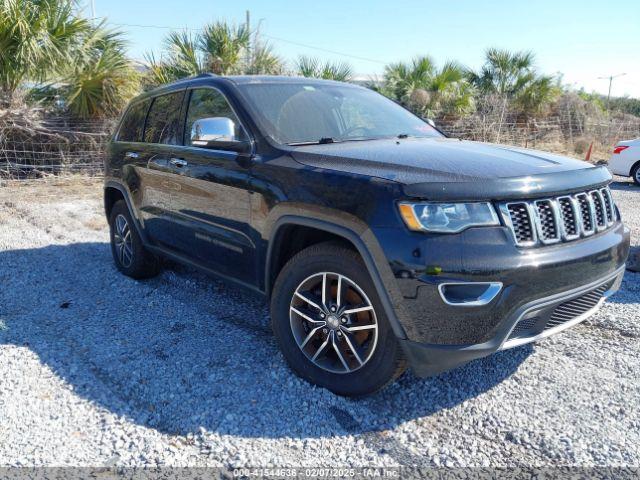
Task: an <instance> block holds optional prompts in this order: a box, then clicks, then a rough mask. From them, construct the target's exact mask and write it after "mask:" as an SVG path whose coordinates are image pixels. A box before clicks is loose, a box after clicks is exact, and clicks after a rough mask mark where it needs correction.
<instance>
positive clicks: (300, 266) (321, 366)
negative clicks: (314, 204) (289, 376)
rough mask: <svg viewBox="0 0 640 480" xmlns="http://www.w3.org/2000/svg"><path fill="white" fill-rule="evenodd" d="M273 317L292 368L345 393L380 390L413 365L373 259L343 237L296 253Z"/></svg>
mask: <svg viewBox="0 0 640 480" xmlns="http://www.w3.org/2000/svg"><path fill="white" fill-rule="evenodd" d="M323 287H324V288H323ZM323 290H324V292H325V295H324V298H323V295H322V291H323ZM338 291H340V292H341V293H340V297H338ZM323 300H324V301H323ZM334 310H335V311H334ZM352 310H358V311H357V312H351V311H352ZM271 324H272V328H273V331H274V334H275V337H276V340H277V342H278V345H279V346H280V349H281V350H282V353H283V354H284V357H285V359H286V360H287V363H288V364H289V366H290V367H291V369H292V370H293V371H294V372H295V373H296V374H298V375H299V376H300V377H302V378H304V379H305V380H307V381H309V382H310V383H313V384H315V385H318V386H321V387H324V388H327V389H329V390H331V391H332V392H334V393H336V394H338V395H345V396H362V395H367V394H370V393H373V392H376V391H378V390H380V389H382V388H384V387H385V386H386V385H387V384H389V383H390V382H392V381H393V380H395V379H396V378H397V377H398V376H400V375H401V374H402V373H403V372H404V371H405V369H406V361H405V359H404V356H403V354H402V349H401V347H400V345H399V343H398V341H397V339H396V337H395V335H394V333H393V331H392V329H391V326H390V324H389V321H388V319H387V317H386V315H385V312H384V309H383V308H382V305H381V302H380V299H379V298H378V294H377V291H376V288H375V286H374V284H373V282H372V280H371V278H370V276H369V274H368V273H367V268H366V266H365V265H364V263H363V262H362V260H361V258H360V256H359V255H358V254H357V253H356V252H355V251H353V250H351V249H349V248H347V247H345V246H343V245H341V244H339V243H334V242H326V243H321V244H318V245H313V246H311V247H309V248H307V249H305V250H303V251H301V252H299V253H298V254H296V255H295V256H294V257H293V258H291V260H289V262H288V263H287V264H286V265H285V266H284V268H283V269H282V271H281V272H280V274H279V275H278V278H277V280H276V282H275V285H274V288H273V292H272V299H271ZM374 325H375V327H374Z"/></svg>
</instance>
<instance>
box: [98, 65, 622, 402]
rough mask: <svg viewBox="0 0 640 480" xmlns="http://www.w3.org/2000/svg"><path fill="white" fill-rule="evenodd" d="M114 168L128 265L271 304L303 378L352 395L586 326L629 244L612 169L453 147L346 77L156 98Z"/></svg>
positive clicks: (136, 119) (131, 271)
mask: <svg viewBox="0 0 640 480" xmlns="http://www.w3.org/2000/svg"><path fill="white" fill-rule="evenodd" d="M105 173H106V182H105V194H104V200H105V209H106V214H107V217H108V219H109V224H110V227H111V244H112V251H113V257H114V260H115V263H116V265H117V267H118V269H119V270H121V271H122V272H123V273H124V274H126V275H129V276H132V277H134V278H144V277H149V276H151V275H154V274H156V273H157V272H158V268H159V257H168V258H170V259H173V260H177V261H179V262H183V263H186V264H188V265H192V266H195V267H197V268H200V269H202V270H204V271H206V272H210V273H213V274H215V275H218V276H220V277H222V278H224V279H228V280H230V281H233V282H235V283H237V284H240V285H243V286H245V287H247V288H249V289H251V290H254V291H256V292H259V293H260V294H261V295H264V296H265V297H268V298H270V302H271V319H272V325H273V331H274V333H275V337H276V339H277V341H278V344H279V345H280V348H281V349H282V352H283V354H284V356H285V358H286V360H287V361H288V363H289V365H290V366H291V368H292V369H293V370H295V372H296V373H298V374H299V375H300V376H302V377H303V378H305V379H307V380H309V381H310V382H313V383H315V384H317V385H321V386H323V387H326V388H328V389H330V390H332V391H334V392H336V393H339V394H343V395H362V394H366V393H370V392H373V391H375V390H378V389H380V388H382V387H383V386H384V385H386V384H387V383H389V382H390V381H392V380H393V379H394V378H396V377H397V376H398V375H400V374H401V373H402V372H403V370H404V369H405V368H406V365H407V364H408V365H410V366H411V367H412V368H413V370H414V372H415V373H416V374H417V375H420V376H426V375H434V374H437V373H439V372H442V371H445V370H447V369H451V368H454V367H456V366H458V365H461V364H463V363H465V362H468V361H470V360H472V359H475V358H479V357H483V356H486V355H489V354H491V353H493V352H496V351H498V350H502V349H506V348H511V347H515V346H517V345H521V344H524V343H528V342H532V341H535V340H538V339H540V338H543V337H546V336H548V335H551V334H553V333H556V332H558V331H560V330H563V329H565V328H567V327H569V326H571V325H574V324H576V323H578V322H580V321H582V320H584V319H585V318H587V317H588V316H589V315H591V314H592V313H594V312H595V311H596V310H597V309H598V307H599V306H600V305H601V304H602V302H603V301H604V299H605V298H606V297H607V296H608V295H610V294H611V293H613V292H614V291H616V290H617V289H618V287H619V285H620V282H621V280H622V276H623V272H624V263H625V260H626V257H627V254H628V251H629V230H628V229H627V228H626V227H624V225H623V224H622V222H621V220H620V213H619V211H618V209H617V208H616V206H615V205H614V202H613V199H612V197H611V193H610V191H609V188H608V186H607V185H608V184H609V182H610V181H611V175H610V174H609V172H608V171H607V169H606V168H604V167H598V166H593V165H591V164H588V163H584V162H581V161H578V160H573V159H569V158H563V157H559V156H555V155H551V154H547V153H542V152H538V151H532V150H525V149H520V148H514V147H506V146H501V145H489V144H483V143H475V142H469V141H461V140H458V139H454V138H447V137H446V136H445V135H443V134H442V133H441V132H439V131H438V130H437V129H436V128H435V127H433V126H432V124H431V123H430V122H425V121H423V120H422V119H420V118H418V117H416V116H414V115H413V114H411V113H410V112H408V111H406V110H405V109H403V108H402V107H400V106H398V105H397V104H395V103H394V102H392V101H390V100H388V99H386V98H384V97H383V96H381V95H379V94H377V93H375V92H373V91H371V90H368V89H366V88H362V87H358V86H355V85H350V84H344V83H338V82H330V81H321V80H311V79H303V78H289V77H260V76H246V77H217V76H214V75H201V76H199V77H196V78H191V79H187V80H183V81H179V82H176V83H173V84H171V85H168V86H166V87H162V88H159V89H157V90H154V91H152V92H149V93H145V94H144V95H141V96H140V97H138V98H136V99H135V100H133V101H132V102H131V104H130V105H129V107H128V109H127V111H126V113H125V114H124V116H123V119H122V121H121V123H120V125H119V127H118V129H117V132H116V134H115V136H114V138H113V141H112V142H111V144H110V148H109V158H108V161H107V163H106V166H105Z"/></svg>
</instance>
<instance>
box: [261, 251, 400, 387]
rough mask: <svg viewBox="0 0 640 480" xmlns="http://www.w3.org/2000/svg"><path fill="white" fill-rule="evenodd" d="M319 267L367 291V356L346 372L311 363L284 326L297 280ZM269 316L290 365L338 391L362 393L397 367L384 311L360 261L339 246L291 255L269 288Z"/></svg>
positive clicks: (396, 350)
mask: <svg viewBox="0 0 640 480" xmlns="http://www.w3.org/2000/svg"><path fill="white" fill-rule="evenodd" d="M319 272H333V273H339V274H341V275H344V276H346V277H348V278H349V279H350V280H352V281H354V282H355V283H356V284H357V285H358V286H359V287H360V288H361V289H362V290H363V291H364V292H365V293H366V295H367V296H368V297H369V300H370V301H371V303H372V304H373V307H374V309H375V313H376V318H377V321H378V340H377V345H376V349H375V351H374V353H373V356H372V357H371V358H370V359H369V361H368V362H367V363H366V364H365V365H364V366H363V367H361V368H360V369H358V370H355V371H353V372H351V373H344V374H339V373H331V372H328V371H326V370H323V369H322V368H320V367H318V366H316V365H315V364H313V363H312V362H311V361H310V360H309V359H308V358H307V357H306V356H305V355H304V353H303V352H302V351H301V350H300V348H299V347H298V345H297V343H296V341H295V339H294V337H293V333H292V331H291V326H290V317H289V308H290V302H291V298H292V296H293V294H294V292H295V290H296V288H297V287H298V285H299V284H300V283H301V282H302V281H303V280H304V279H306V278H307V277H309V276H311V275H313V274H316V273H319ZM271 321H272V327H273V330H274V334H275V336H276V339H277V341H278V344H279V346H280V348H281V350H282V352H283V354H284V356H285V359H286V360H287V362H288V363H289V365H290V366H291V368H292V369H293V370H294V371H295V372H296V373H297V374H298V375H300V376H301V377H303V378H305V379H306V380H308V381H310V382H311V383H314V384H316V385H318V386H321V387H324V388H327V389H329V390H331V391H333V392H335V393H338V394H340V395H347V396H361V395H366V394H369V393H372V392H375V391H376V390H379V389H380V388H382V387H383V386H385V385H386V384H387V383H388V382H389V381H391V380H393V378H395V376H396V374H397V370H398V360H399V356H400V350H399V349H400V346H399V344H398V342H397V340H396V338H395V334H394V333H393V331H392V329H391V326H390V324H389V321H388V319H387V317H386V315H385V313H384V309H383V307H382V305H381V302H380V299H379V297H378V294H377V292H376V289H375V287H374V285H373V282H372V281H371V277H370V276H369V274H368V272H367V269H366V267H365V265H364V264H363V263H362V261H360V260H359V259H358V257H357V255H354V253H353V252H352V251H350V250H348V249H346V248H344V247H333V248H332V247H331V246H324V247H320V248H314V247H311V248H310V249H308V251H303V252H302V253H301V254H298V255H296V256H295V257H294V258H293V259H292V260H291V261H290V262H289V263H287V265H286V266H285V267H284V268H283V269H282V271H281V273H280V275H279V276H278V280H277V281H276V285H275V287H274V290H273V295H272V300H271Z"/></svg>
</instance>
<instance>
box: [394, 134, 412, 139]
mask: <svg viewBox="0 0 640 480" xmlns="http://www.w3.org/2000/svg"><path fill="white" fill-rule="evenodd" d="M409 136H410V135H409V134H408V133H400V134H399V135H398V136H397V138H409Z"/></svg>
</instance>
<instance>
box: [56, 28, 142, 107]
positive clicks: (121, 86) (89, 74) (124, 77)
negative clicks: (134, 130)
mask: <svg viewBox="0 0 640 480" xmlns="http://www.w3.org/2000/svg"><path fill="white" fill-rule="evenodd" d="M82 40H83V41H82V43H81V45H80V47H79V48H78V50H77V53H76V55H75V56H74V58H73V61H72V63H71V64H70V66H69V67H68V68H67V69H65V70H63V72H62V76H61V81H62V82H64V85H65V86H64V87H63V89H62V92H63V95H64V97H65V100H66V104H67V107H68V109H69V111H70V112H71V113H72V114H73V115H74V116H76V117H79V118H104V117H113V116H115V115H117V113H118V112H120V111H121V110H122V109H123V108H124V106H125V105H126V103H127V102H128V101H129V100H130V99H131V98H132V97H133V96H134V95H136V94H137V93H138V91H139V88H140V75H139V74H138V73H137V72H136V71H135V69H134V68H133V66H132V64H131V62H130V61H129V60H128V58H127V56H126V43H125V41H124V40H123V38H122V34H121V33H119V32H114V31H109V30H107V29H105V28H104V25H103V24H101V25H99V26H97V27H95V28H92V29H91V30H90V31H89V32H88V33H87V34H86V35H84V36H83V38H82Z"/></svg>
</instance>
